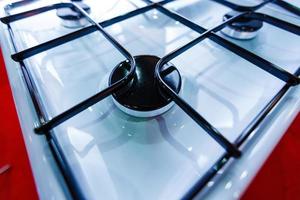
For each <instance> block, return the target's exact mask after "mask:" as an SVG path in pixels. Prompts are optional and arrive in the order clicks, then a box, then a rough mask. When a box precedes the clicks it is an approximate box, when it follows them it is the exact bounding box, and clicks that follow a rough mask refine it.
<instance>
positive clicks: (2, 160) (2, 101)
mask: <svg viewBox="0 0 300 200" xmlns="http://www.w3.org/2000/svg"><path fill="white" fill-rule="evenodd" d="M0 116H1V117H0V126H1V128H0V138H1V140H0V152H1V155H0V199H3V200H4V199H5V200H13V199H30V200H35V199H38V196H37V192H36V188H35V185H34V180H33V176H32V172H31V168H30V164H29V160H28V156H27V152H26V149H25V144H24V141H23V136H22V133H21V129H20V125H19V121H18V117H17V113H16V110H15V106H14V102H13V97H12V93H11V90H10V85H9V82H8V78H7V74H6V71H5V66H4V62H3V57H2V53H1V48H0ZM8 165H9V166H10V167H9V168H8V170H6V167H7V166H8Z"/></svg>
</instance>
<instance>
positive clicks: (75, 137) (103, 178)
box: [10, 0, 300, 199]
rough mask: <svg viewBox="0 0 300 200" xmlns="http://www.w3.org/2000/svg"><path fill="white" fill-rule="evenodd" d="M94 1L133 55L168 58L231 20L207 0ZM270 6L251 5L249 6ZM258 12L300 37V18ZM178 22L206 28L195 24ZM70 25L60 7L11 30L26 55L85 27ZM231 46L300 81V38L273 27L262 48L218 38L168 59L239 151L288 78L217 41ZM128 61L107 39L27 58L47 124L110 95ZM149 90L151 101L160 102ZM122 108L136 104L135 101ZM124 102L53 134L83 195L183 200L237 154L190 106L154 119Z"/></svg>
mask: <svg viewBox="0 0 300 200" xmlns="http://www.w3.org/2000/svg"><path fill="white" fill-rule="evenodd" d="M84 2H85V3H86V4H87V5H89V6H90V11H89V12H90V16H91V17H92V18H93V19H94V20H95V21H96V22H102V21H104V22H103V23H101V25H102V27H104V30H105V31H106V32H107V33H108V34H109V35H110V36H112V37H113V38H114V39H115V40H116V41H118V43H119V44H121V45H122V46H123V47H124V48H125V49H126V50H127V51H128V52H129V53H130V55H132V56H140V55H149V56H152V58H153V57H154V58H158V60H159V58H166V55H170V54H171V55H172V53H174V51H177V50H178V49H180V48H181V47H184V46H186V45H187V44H189V43H193V41H195V40H196V39H197V38H199V37H200V36H201V34H203V32H205V31H206V30H208V29H212V28H214V27H215V26H217V25H219V24H221V23H222V22H223V20H224V19H223V18H224V15H226V14H227V13H229V12H230V11H232V8H230V7H228V6H225V5H223V4H222V3H220V2H218V1H207V0H206V1H205V0H197V1H196V0H192V1H180V0H179V1H170V2H169V3H163V4H162V5H160V6H153V7H150V6H151V5H156V4H151V3H149V2H143V1H140V0H128V1H119V0H115V1H101V3H100V2H99V1H96V0H85V1H84ZM230 2H234V1H230ZM235 3H241V2H240V1H235ZM260 3H261V1H245V2H243V4H244V5H247V6H254V5H258V4H260ZM49 4H53V1H37V2H33V3H30V4H28V5H27V6H21V7H19V8H16V9H12V10H11V14H15V13H19V12H22V11H26V10H30V9H33V8H34V7H40V6H43V5H49ZM149 5H150V6H149ZM142 8H146V9H145V10H143V11H141V12H140V13H139V14H135V15H132V16H131V17H128V18H126V19H122V20H119V21H118V22H114V21H113V20H109V19H111V18H114V17H117V16H120V15H121V14H125V13H128V12H134V10H137V9H142ZM256 12H257V13H265V14H267V15H270V16H274V17H277V18H279V19H281V20H285V21H287V22H290V23H293V24H295V25H297V26H298V29H297V31H298V33H299V25H300V18H299V16H297V15H295V14H293V13H291V12H288V11H286V10H283V9H281V8H280V7H279V6H276V5H271V4H270V5H269V4H268V5H265V6H263V7H262V8H260V9H258V10H257V11H256ZM170 13H171V14H170ZM172 13H177V14H179V15H181V16H183V17H184V19H185V20H190V21H192V23H193V24H196V25H198V26H197V27H196V28H193V27H189V26H188V25H187V24H185V21H184V20H179V19H178V18H176V17H172ZM124 16H125V15H124ZM124 16H123V17H124ZM114 19H115V18H114ZM63 23H64V22H63V20H62V19H61V18H59V17H58V16H57V12H56V10H51V11H49V12H45V13H42V14H38V15H35V16H32V17H28V18H24V19H22V20H18V21H15V22H13V23H10V26H11V29H12V30H13V32H14V40H15V42H16V44H17V49H18V50H19V51H22V50H25V49H27V48H31V47H34V46H36V45H39V44H42V43H44V42H47V41H49V40H52V39H55V38H58V37H61V36H63V35H65V34H72V32H74V31H79V30H81V29H82V27H77V28H69V27H66V26H65V25H64V24H63ZM88 26H89V25H86V26H85V27H88ZM199 27H200V28H199ZM201 28H202V32H201ZM235 36H236V35H235ZM224 39H225V40H226V41H229V42H231V43H232V44H235V45H237V46H239V47H242V48H243V49H245V50H247V52H250V53H252V54H255V55H257V56H259V57H261V58H262V59H264V60H266V61H269V62H271V63H273V64H272V65H273V66H275V67H277V66H280V67H281V68H282V69H283V70H285V71H286V72H288V73H289V74H294V73H295V72H296V71H297V70H299V69H298V68H299V63H300V57H299V45H300V37H299V35H297V34H294V33H291V32H289V31H286V30H284V29H281V28H278V27H276V26H274V25H272V24H269V23H266V22H263V25H262V27H261V28H260V29H259V30H258V32H257V35H256V36H255V37H254V38H252V39H246V40H245V39H243V40H240V39H236V38H234V37H233V36H232V35H231V36H229V35H226V34H224V33H222V32H221V31H220V30H217V31H216V32H215V33H213V34H212V35H211V36H210V37H207V38H205V39H203V40H201V41H199V42H197V43H195V44H193V46H189V47H188V48H187V49H186V50H185V51H184V52H180V54H178V55H176V56H173V57H172V56H171V58H170V60H167V62H169V61H170V62H171V64H172V65H173V66H176V69H178V72H179V73H180V76H181V87H180V92H179V90H178V92H179V97H180V99H181V100H184V102H186V103H188V104H189V105H190V106H191V107H192V108H193V109H194V110H195V111H197V112H198V113H199V114H200V115H201V116H202V117H203V118H204V119H205V121H206V122H207V123H208V124H210V125H211V126H212V127H213V129H214V130H216V132H217V133H221V135H222V136H223V137H224V138H225V139H226V140H227V141H228V142H230V143H235V142H236V141H237V140H238V139H239V138H240V137H241V136H242V135H243V134H244V133H245V132H246V131H247V129H248V128H249V125H251V124H252V123H253V120H255V119H256V117H257V115H259V114H260V113H261V112H262V110H264V109H265V107H266V106H268V103H269V102H271V101H272V100H273V98H274V96H276V95H277V94H278V92H280V91H281V90H282V88H283V87H285V84H286V82H285V78H286V77H289V76H284V75H282V76H280V75H279V78H277V77H275V76H274V73H275V74H276V73H277V72H270V71H269V72H268V70H266V69H263V67H257V65H260V64H258V63H255V61H252V62H250V61H249V60H248V59H247V58H245V57H241V56H240V55H237V54H236V53H235V52H234V51H233V50H232V49H231V50H230V48H226V47H225V45H220V42H218V41H224ZM223 44H224V42H223ZM226 44H227V43H226ZM15 58H16V59H18V57H15ZM167 58H168V57H167ZM127 59H128V58H127V57H126V56H124V54H122V52H121V51H119V50H118V49H117V48H116V47H115V46H114V45H113V43H111V42H110V41H109V40H108V39H107V38H106V37H104V36H103V34H102V33H101V32H99V31H94V32H92V33H90V34H88V35H84V36H82V37H80V38H78V39H76V40H72V41H69V42H66V43H64V44H62V45H59V46H55V47H54V48H51V49H49V50H47V51H43V52H40V53H38V54H36V55H32V56H30V57H28V58H26V59H24V65H26V66H27V71H28V73H29V74H30V75H31V78H32V80H33V82H34V87H35V90H36V92H37V93H38V94H39V101H40V102H41V105H40V106H42V108H43V112H44V115H45V118H46V119H48V120H51V119H53V118H55V116H57V115H59V114H61V113H63V112H64V111H66V110H68V109H70V108H72V107H73V106H74V105H76V104H78V103H80V102H82V101H84V100H85V99H87V98H89V97H91V96H93V95H95V94H97V93H99V92H100V91H102V90H104V89H105V88H107V87H108V86H109V79H110V75H111V72H112V71H113V69H114V68H115V67H116V66H118V65H119V64H120V63H122V62H124V61H125V60H127ZM21 60H22V59H21ZM158 60H157V61H158ZM157 61H156V62H155V63H157ZM147 73H148V72H147ZM143 75H145V74H143ZM137 76H138V74H137ZM139 78H140V77H139ZM147 92H149V90H145V91H144V93H145V97H148V98H151V94H149V93H147ZM142 93H143V91H141V92H140V93H139V94H142ZM125 95H126V93H125ZM168 97H169V96H168ZM123 100H124V101H123V102H126V96H125V99H123ZM114 101H115V99H114V97H113V96H111V95H110V96H108V97H106V98H104V99H103V100H101V101H100V102H98V103H96V104H94V105H91V106H89V107H88V108H87V109H86V110H84V111H82V112H80V113H78V114H77V115H75V116H74V117H72V118H70V119H68V120H66V121H65V122H63V123H61V124H60V125H58V126H56V127H53V129H52V130H51V133H50V134H51V140H53V141H54V142H55V145H56V147H57V148H58V149H59V151H60V153H61V155H63V159H64V162H65V163H66V166H67V168H68V170H69V173H70V174H71V176H72V177H73V183H74V184H75V185H76V187H77V190H78V191H79V192H80V193H81V194H80V195H82V197H84V198H87V199H97V198H99V197H101V198H104V199H179V198H182V197H184V196H185V195H187V194H188V193H189V192H190V190H191V188H193V187H194V186H195V183H197V182H198V181H199V179H201V178H202V177H204V176H206V174H207V171H209V170H211V169H212V168H213V167H214V165H215V163H216V162H217V161H219V159H220V158H221V157H222V156H223V155H224V154H225V153H226V151H228V149H226V148H225V149H224V148H223V147H224V146H222V145H220V141H219V140H217V141H216V140H215V138H213V137H211V135H209V134H208V133H207V129H206V128H205V127H201V126H199V123H197V122H196V121H194V120H192V118H191V115H188V114H187V113H186V112H185V110H184V109H182V108H181V106H178V102H179V103H180V102H181V101H180V100H178V102H176V101H175V103H177V104H175V105H174V106H172V107H170V108H168V109H167V110H165V111H164V112H162V113H160V114H159V115H152V116H151V117H145V116H144V115H142V117H135V116H132V115H131V114H128V112H127V113H126V112H124V110H122V109H120V106H118V104H116V102H114ZM127 102H128V101H127ZM119 103H120V102H119ZM127 104H128V103H127ZM209 128H210V127H209ZM221 140H222V139H221ZM225 146H226V145H225Z"/></svg>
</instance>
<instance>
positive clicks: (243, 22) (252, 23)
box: [223, 11, 263, 32]
mask: <svg viewBox="0 0 300 200" xmlns="http://www.w3.org/2000/svg"><path fill="white" fill-rule="evenodd" d="M238 14H239V12H237V11H231V12H229V13H227V14H225V15H224V17H223V21H225V20H228V19H230V18H231V17H233V16H236V15H238ZM228 26H229V27H230V28H232V29H234V30H236V31H240V32H255V31H258V30H259V29H260V28H261V27H262V26H263V22H262V21H261V20H257V19H251V18H249V17H247V16H243V17H241V18H239V19H237V20H234V21H233V22H231V23H229V24H228Z"/></svg>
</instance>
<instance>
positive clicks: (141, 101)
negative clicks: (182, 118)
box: [109, 55, 181, 117]
mask: <svg viewBox="0 0 300 200" xmlns="http://www.w3.org/2000/svg"><path fill="white" fill-rule="evenodd" d="M134 58H135V62H136V72H135V76H134V78H133V80H132V81H131V82H130V83H129V84H128V86H127V87H125V88H123V89H122V90H120V91H118V92H116V93H114V94H113V95H112V96H113V100H114V103H115V104H116V106H117V107H118V108H119V109H120V110H122V111H123V112H125V113H127V114H129V115H132V116H135V117H154V116H157V115H160V114H162V113H164V112H166V111H167V110H169V109H170V108H171V107H172V106H173V105H174V102H172V100H171V98H170V97H167V96H166V95H164V94H163V92H162V91H161V90H160V87H159V85H158V82H157V80H156V77H155V67H156V64H157V62H158V61H159V58H158V57H156V56H147V55H141V56H135V57H134ZM167 69H168V70H167ZM129 70H130V64H129V61H123V62H121V63H120V64H119V65H118V66H117V67H115V68H114V70H113V72H112V74H111V75H110V78H109V85H112V84H113V83H115V82H117V81H118V80H120V79H122V78H123V77H124V76H126V74H128V73H129ZM163 72H165V74H164V75H163V79H164V81H165V82H166V83H167V84H168V86H169V87H171V88H172V89H173V90H174V91H175V92H177V93H179V91H180V87H181V76H180V74H179V71H178V70H177V69H176V68H175V67H174V66H173V65H171V64H170V63H168V64H166V65H165V66H164V68H163V69H162V73H163Z"/></svg>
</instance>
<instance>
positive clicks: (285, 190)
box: [242, 114, 300, 200]
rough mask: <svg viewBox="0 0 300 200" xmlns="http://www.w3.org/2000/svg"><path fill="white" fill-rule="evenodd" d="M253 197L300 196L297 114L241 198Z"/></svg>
mask: <svg viewBox="0 0 300 200" xmlns="http://www.w3.org/2000/svg"><path fill="white" fill-rule="evenodd" d="M253 199H255V200H265V199H272V200H277V199H278V200H294V199H300V114H299V115H298V117H297V118H296V120H295V121H294V122H293V124H292V126H291V127H290V128H289V129H288V131H287V133H286V134H285V135H284V136H283V139H282V140H281V141H280V142H279V144H278V145H277V147H276V148H275V150H274V151H273V152H272V154H271V156H270V157H269V158H268V160H267V162H266V163H265V164H264V166H263V167H262V169H261V170H260V171H259V173H258V174H257V176H256V177H255V179H254V181H253V182H252V183H251V184H250V186H249V188H248V189H247V191H246V192H245V194H244V196H243V198H242V200H253Z"/></svg>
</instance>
